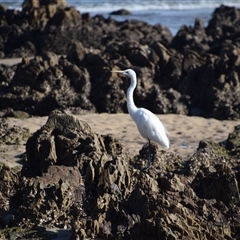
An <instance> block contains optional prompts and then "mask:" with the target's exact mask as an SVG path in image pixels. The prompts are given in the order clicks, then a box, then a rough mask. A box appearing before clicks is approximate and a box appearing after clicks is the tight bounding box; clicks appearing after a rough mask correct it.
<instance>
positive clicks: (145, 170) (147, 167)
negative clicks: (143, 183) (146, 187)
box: [141, 165, 153, 172]
mask: <svg viewBox="0 0 240 240" xmlns="http://www.w3.org/2000/svg"><path fill="white" fill-rule="evenodd" d="M151 168H153V165H150V166H146V167H144V168H143V169H142V170H141V172H147V171H148V170H150V169H151Z"/></svg>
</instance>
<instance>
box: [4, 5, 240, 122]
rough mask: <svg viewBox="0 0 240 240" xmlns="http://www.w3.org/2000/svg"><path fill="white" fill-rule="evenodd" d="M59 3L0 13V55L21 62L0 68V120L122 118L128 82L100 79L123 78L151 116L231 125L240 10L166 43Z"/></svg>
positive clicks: (162, 33) (138, 26)
mask: <svg viewBox="0 0 240 240" xmlns="http://www.w3.org/2000/svg"><path fill="white" fill-rule="evenodd" d="M35 2H36V1H34V4H35ZM60 2H61V1H60ZM60 2H58V1H56V2H55V3H52V2H51V3H50V2H48V1H39V2H36V3H38V4H37V5H36V6H35V5H34V6H33V2H32V1H25V2H24V8H23V10H22V11H16V10H14V11H12V10H8V9H6V8H4V7H1V11H0V12H1V14H0V20H1V23H2V24H1V26H0V33H1V34H0V51H1V53H0V55H1V56H5V57H16V56H18V57H23V60H22V63H21V64H18V65H17V66H16V65H15V66H11V67H9V66H4V65H0V79H1V81H0V91H1V93H2V94H1V95H0V111H2V112H7V111H8V110H7V109H12V112H15V111H24V112H26V113H27V114H32V115H49V114H50V112H51V111H52V110H54V109H56V108H57V109H69V110H70V111H72V112H73V113H84V112H86V111H92V112H109V113H116V112H126V111H127V109H126V104H125V101H126V97H125V94H126V89H127V87H128V83H129V81H128V80H127V79H124V78H123V77H122V76H121V77H120V76H118V75H115V74H112V75H111V73H110V72H111V70H112V69H117V68H118V69H126V68H132V69H134V70H135V71H136V73H137V76H138V81H139V83H138V88H137V90H136V91H135V96H134V97H135V101H136V103H137V105H139V106H143V107H146V108H148V109H150V110H152V111H153V112H155V113H177V114H187V115H200V116H203V117H212V118H217V119H238V118H239V117H240V115H239V113H240V111H239V105H240V102H239V101H240V100H239V99H240V96H239V92H240V91H239V63H240V60H239V42H238V25H239V24H237V23H238V21H239V15H240V14H239V12H240V10H238V9H236V8H234V7H226V6H220V7H219V8H217V9H216V10H215V11H214V13H213V17H212V19H211V20H210V21H209V24H208V26H207V27H204V24H203V22H202V20H201V19H196V21H195V24H194V26H183V27H182V28H181V29H179V31H178V33H177V34H176V36H174V37H172V35H171V33H170V32H169V30H168V29H167V28H166V27H164V26H161V25H155V26H151V25H149V24H147V23H144V22H141V21H136V20H134V21H133V20H131V21H125V22H117V21H115V20H113V19H111V18H108V19H104V18H103V17H102V16H100V15H98V16H95V17H91V16H90V14H81V13H80V12H77V11H76V9H74V8H72V7H68V6H67V5H66V3H64V2H63V4H60ZM39 14H40V15H41V16H42V18H44V20H40V19H41V18H40V17H39V16H40V15H39ZM228 16H231V17H228ZM19 19H21V21H20V20H19ZM39 21H40V22H39ZM223 29H224V30H223ZM29 55H34V58H33V59H32V60H30V59H28V58H27V56H29ZM59 55H61V56H59ZM62 55H66V56H62ZM16 103H18V104H16Z"/></svg>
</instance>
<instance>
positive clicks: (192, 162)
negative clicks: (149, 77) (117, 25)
mask: <svg viewBox="0 0 240 240" xmlns="http://www.w3.org/2000/svg"><path fill="white" fill-rule="evenodd" d="M238 142H239V126H236V128H235V130H234V132H233V133H230V134H229V137H228V139H227V140H226V141H225V142H224V143H213V142H207V141H201V142H200V143H199V147H198V149H196V151H195V153H194V154H193V155H192V156H189V157H188V158H187V159H182V158H181V157H180V156H179V155H176V154H174V153H171V152H169V151H164V150H160V149H159V148H158V146H157V145H155V144H152V145H151V155H152V159H153V162H152V165H153V167H152V168H150V169H149V170H144V169H145V168H144V166H145V163H146V161H147V159H148V155H149V152H148V151H149V146H148V145H147V144H146V145H144V146H143V148H142V149H141V150H140V152H139V154H138V155H136V156H135V157H134V158H132V159H130V157H129V156H128V154H127V153H126V151H125V149H124V147H123V146H122V145H121V143H120V142H119V141H118V140H117V139H114V138H113V137H112V136H111V135H103V136H101V135H98V134H96V133H94V132H93V131H92V130H91V127H90V126H89V125H88V124H87V123H85V122H83V121H80V120H77V119H76V118H75V117H74V116H73V115H71V114H69V113H66V112H61V111H53V112H52V113H51V114H50V116H49V118H48V120H47V122H46V124H45V125H44V126H43V127H42V128H41V129H39V130H38V131H37V132H35V133H34V134H33V135H32V136H31V137H30V138H29V139H28V141H27V144H26V152H27V159H26V162H25V164H24V166H23V168H22V170H21V171H19V169H18V170H16V169H10V168H9V167H6V166H5V165H1V167H0V188H1V195H0V199H1V201H0V204H1V211H0V212H1V216H2V219H1V221H0V224H1V228H4V227H6V226H8V227H14V226H22V227H23V228H25V229H30V228H31V227H34V226H42V228H44V227H52V226H57V227H60V228H71V229H72V239H78V238H79V239H84V238H105V239H106V238H110V239H112V238H121V239H130V238H131V239H150V238H151V239H159V238H161V239H169V238H171V239H180V238H182V237H183V236H184V237H185V238H188V239H209V238H211V239H238V234H239V228H240V225H239V210H240V209H239V202H240V195H239V183H240V173H239V144H238ZM9 189H11V191H9ZM19 231H20V230H19ZM20 232H21V236H22V237H24V236H26V234H27V232H28V231H26V232H25V233H26V234H25V235H24V232H22V231H20ZM0 234H2V233H1V232H0ZM5 234H6V231H5ZM9 234H10V235H8V236H11V234H13V233H9ZM0 236H6V235H0Z"/></svg>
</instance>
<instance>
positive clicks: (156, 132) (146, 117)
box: [112, 69, 169, 168]
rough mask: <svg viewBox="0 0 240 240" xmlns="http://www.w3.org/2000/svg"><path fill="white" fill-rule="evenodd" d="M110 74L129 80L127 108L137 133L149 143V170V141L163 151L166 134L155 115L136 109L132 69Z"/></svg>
mask: <svg viewBox="0 0 240 240" xmlns="http://www.w3.org/2000/svg"><path fill="white" fill-rule="evenodd" d="M112 72H119V73H123V74H125V75H127V76H128V77H129V78H130V79H131V84H130V86H129V88H128V90H127V108H128V112H129V114H130V116H131V118H132V119H133V121H134V122H135V123H136V125H137V128H138V131H139V133H140V134H141V136H142V137H143V138H145V139H147V140H148V143H149V159H148V168H149V167H150V166H151V159H150V156H151V155H150V144H151V141H153V142H156V143H158V144H159V145H161V146H162V147H163V148H165V149H167V148H169V139H168V137H167V134H168V132H167V130H166V128H165V127H164V126H163V124H162V122H161V121H160V120H159V118H158V117H157V116H156V115H155V114H153V113H152V112H150V111H149V110H147V109H145V108H137V107H136V105H135V103H134V100H133V92H134V89H135V88H136V85H137V77H136V73H135V72H134V71H133V70H132V69H127V70H124V71H112Z"/></svg>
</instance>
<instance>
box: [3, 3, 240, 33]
mask: <svg viewBox="0 0 240 240" xmlns="http://www.w3.org/2000/svg"><path fill="white" fill-rule="evenodd" d="M22 2H23V1H21V0H16V1H11V0H3V1H1V3H3V4H5V5H6V6H7V7H9V8H17V9H21V4H22ZM67 3H68V5H69V6H75V7H76V8H77V9H78V10H79V11H80V12H81V13H84V12H90V13H91V15H92V16H95V15H97V14H101V15H103V16H104V17H105V18H108V17H109V16H110V15H109V13H110V12H112V11H115V10H119V9H121V8H125V9H127V10H129V11H130V12H131V15H127V16H113V15H112V16H111V17H112V18H114V19H116V20H118V21H125V20H126V19H137V20H141V21H145V22H147V23H149V24H152V25H155V24H158V23H160V24H162V25H164V26H167V27H168V28H169V29H170V31H171V32H172V34H173V35H175V34H176V33H177V31H178V30H179V28H180V27H181V26H183V25H187V26H190V25H194V22H195V19H196V18H197V17H200V18H202V20H203V22H204V24H205V26H207V24H208V21H209V19H210V18H211V14H212V13H213V11H214V9H215V8H216V7H219V6H220V5H221V4H224V5H227V6H235V7H237V8H240V0H229V1H228V0H225V1H223V0H212V1H209V0H173V1H172V0H170V1H168V0H144V1H141V0H79V1H77V0H69V1H67Z"/></svg>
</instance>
